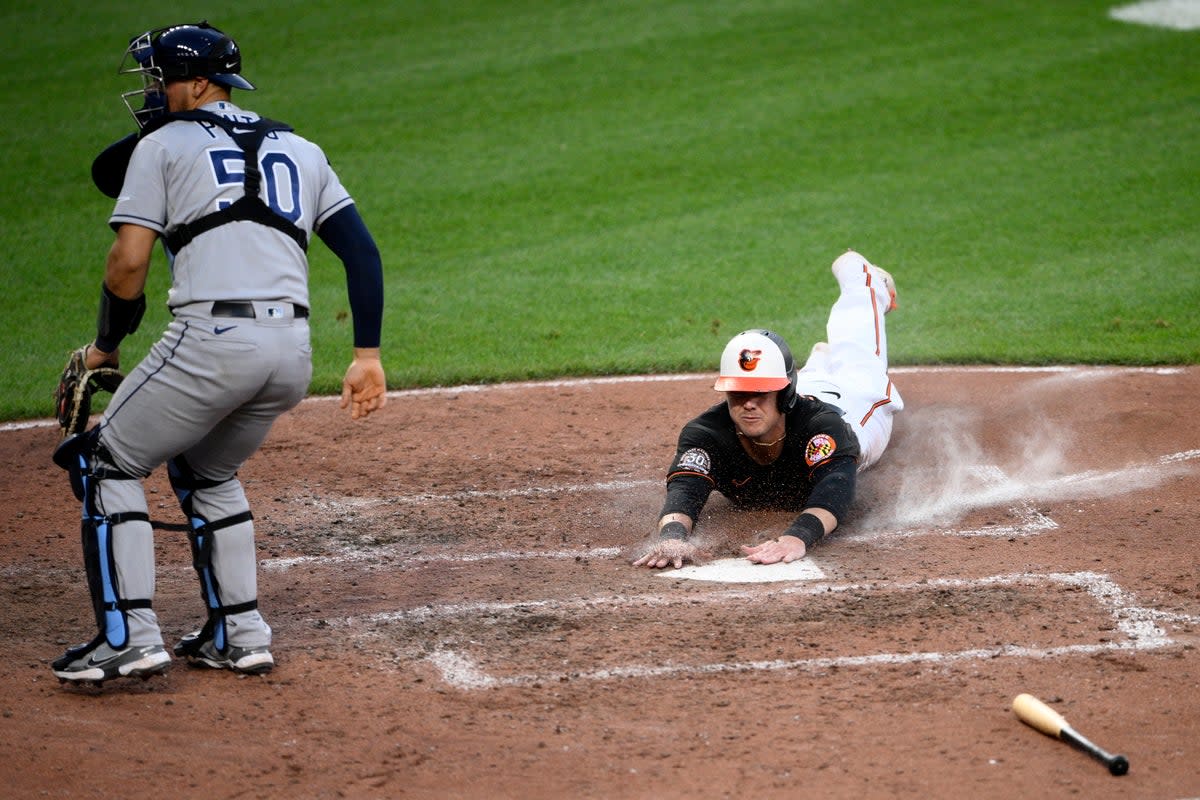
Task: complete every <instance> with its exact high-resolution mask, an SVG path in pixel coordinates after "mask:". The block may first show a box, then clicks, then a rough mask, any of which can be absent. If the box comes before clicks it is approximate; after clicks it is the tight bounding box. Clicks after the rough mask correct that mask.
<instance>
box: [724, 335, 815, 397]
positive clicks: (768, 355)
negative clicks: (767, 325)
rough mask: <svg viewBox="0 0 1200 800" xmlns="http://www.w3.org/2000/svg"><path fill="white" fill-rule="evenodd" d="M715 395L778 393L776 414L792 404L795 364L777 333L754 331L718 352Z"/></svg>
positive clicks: (736, 337)
mask: <svg viewBox="0 0 1200 800" xmlns="http://www.w3.org/2000/svg"><path fill="white" fill-rule="evenodd" d="M713 388H714V389H716V390H717V391H719V392H774V391H778V392H779V396H778V402H779V410H780V411H789V410H790V409H791V408H792V406H794V405H795V404H796V362H795V360H794V359H793V358H792V351H791V349H789V348H788V346H787V342H785V341H784V340H783V337H781V336H780V335H779V334H777V333H773V332H771V331H768V330H762V329H754V330H749V331H742V332H741V333H739V334H738V335H737V336H735V337H733V338H732V339H730V340H729V344H727V345H725V351H724V352H723V353H721V374H720V375H719V376H718V377H717V382H716V384H715V385H714V386H713Z"/></svg>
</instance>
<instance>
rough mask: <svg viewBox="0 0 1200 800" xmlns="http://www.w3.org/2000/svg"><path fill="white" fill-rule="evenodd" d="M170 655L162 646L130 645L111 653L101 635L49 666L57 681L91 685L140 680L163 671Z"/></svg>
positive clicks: (75, 648) (167, 664)
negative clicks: (112, 680) (117, 679)
mask: <svg viewBox="0 0 1200 800" xmlns="http://www.w3.org/2000/svg"><path fill="white" fill-rule="evenodd" d="M170 663H171V656H170V655H169V654H168V653H167V651H166V649H164V648H163V646H162V645H161V644H147V645H131V646H129V647H124V648H121V649H120V650H114V649H113V648H111V647H109V646H108V642H106V641H105V640H104V638H103V636H98V637H96V638H95V639H93V640H92V641H90V642H88V643H87V644H81V645H79V646H78V647H72V648H71V649H70V650H68V651H67V652H65V653H63V654H62V655H61V656H60V657H59V658H57V659H55V661H54V662H53V663H52V664H51V665H50V668H51V669H52V670H53V671H54V674H55V675H57V676H58V679H59V681H61V682H64V683H65V682H66V681H71V682H73V683H94V684H96V685H97V686H99V685H101V684H102V683H104V681H107V680H111V679H113V678H142V679H143V680H145V679H146V678H149V677H150V676H151V675H158V674H160V673H162V672H165V671H166V669H167V667H168V666H169V665H170Z"/></svg>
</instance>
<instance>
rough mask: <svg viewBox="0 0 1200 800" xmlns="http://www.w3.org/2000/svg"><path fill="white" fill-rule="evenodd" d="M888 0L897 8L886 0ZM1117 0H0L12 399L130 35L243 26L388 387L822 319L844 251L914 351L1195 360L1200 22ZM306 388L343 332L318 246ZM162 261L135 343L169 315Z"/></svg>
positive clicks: (92, 271)
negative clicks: (367, 266)
mask: <svg viewBox="0 0 1200 800" xmlns="http://www.w3.org/2000/svg"><path fill="white" fill-rule="evenodd" d="M881 6H882V7H881ZM1106 8H1107V5H1105V4H1103V3H1096V2H1082V1H1077V2H1070V1H1069V0H1058V1H1056V2H1054V3H1044V2H1038V1H1037V0H1021V1H1014V2H990V1H989V2H980V3H971V4H958V5H955V4H948V3H944V2H933V0H924V1H921V2H917V1H915V0H914V1H912V2H904V3H893V4H878V3H871V2H866V0H862V1H861V2H859V1H857V0H843V1H840V2H815V1H811V2H803V1H796V0H793V1H792V2H784V1H783V0H737V2H725V0H708V1H707V2H669V1H667V0H658V1H657V2H653V1H651V0H637V1H636V2H635V1H634V0H625V1H624V2H622V1H620V0H610V1H608V2H603V1H601V0H594V1H593V2H583V1H582V0H576V1H575V2H566V1H565V0H558V1H555V0H541V1H539V2H533V1H532V0H525V2H521V0H495V1H494V2H484V1H483V0H462V1H461V2H455V3H434V2H405V3H385V2H359V3H353V4H351V5H350V6H349V7H348V8H343V7H342V3H340V2H339V3H334V2H310V3H305V4H302V5H300V6H294V5H293V4H276V3H269V2H241V3H237V4H232V3H225V2H217V3H214V4H207V5H204V6H200V5H197V4H192V3H185V4H183V5H182V6H179V7H177V11H175V12H172V15H171V16H170V17H169V18H167V19H164V18H163V14H164V12H163V11H162V10H161V6H151V5H150V4H148V3H123V4H120V5H115V4H113V5H112V6H111V7H108V4H104V3H99V4H97V3H83V2H76V0H66V1H65V2H63V3H60V4H55V5H54V7H53V8H49V7H46V6H45V5H44V4H35V3H32V2H29V3H10V4H8V5H6V6H5V8H4V9H3V10H2V11H0V22H3V23H4V24H5V26H6V29H7V30H9V31H10V32H11V33H12V35H11V36H10V38H9V44H10V46H9V47H8V48H7V49H6V50H5V52H3V53H0V97H2V98H3V105H4V110H5V113H4V114H3V116H2V119H3V121H2V122H0V125H3V126H4V133H5V140H6V142H7V145H8V147H7V152H6V155H7V158H6V159H5V167H4V174H5V185H6V187H7V188H8V191H7V192H5V193H4V195H3V197H2V198H0V215H2V218H3V220H4V227H3V233H0V236H3V243H4V253H5V255H6V258H5V259H4V261H3V263H2V264H0V277H2V278H3V282H4V287H5V291H4V292H3V294H2V295H0V418H5V419H11V418H19V417H28V416H47V415H48V414H49V413H50V402H49V395H50V391H51V389H52V387H53V384H54V380H55V377H56V374H57V371H58V369H59V368H60V365H61V362H62V361H63V359H64V358H65V355H66V353H67V351H69V350H70V349H71V348H72V347H74V346H76V345H78V344H81V343H83V342H85V341H88V340H89V339H90V337H91V336H92V334H93V332H94V318H95V308H96V298H97V295H98V289H99V283H100V280H101V277H102V274H103V262H104V254H105V252H106V251H107V248H108V246H109V243H110V242H111V232H110V231H109V230H108V227H107V225H106V220H107V216H108V214H109V212H110V211H111V201H109V200H108V199H107V198H105V197H103V196H102V195H100V193H99V192H97V191H96V190H95V189H94V187H92V185H91V182H90V178H89V173H88V170H89V165H90V163H91V159H92V158H93V157H94V155H95V154H96V153H97V152H99V150H100V149H101V148H102V147H104V146H105V145H107V144H108V143H109V142H111V141H112V140H114V139H116V138H118V137H120V136H122V135H124V134H125V133H126V132H128V131H129V130H131V124H132V123H131V121H130V120H129V118H128V115H127V114H126V112H125V110H124V107H123V106H122V105H121V104H120V102H119V100H118V94H119V92H121V91H123V90H127V89H129V88H133V87H132V85H131V84H130V83H128V82H126V79H123V78H118V77H117V76H116V74H115V72H116V66H117V64H118V62H119V61H120V54H121V51H122V50H123V47H124V44H125V42H126V41H127V39H128V37H129V36H130V35H132V34H134V33H137V32H139V31H141V30H143V29H145V28H146V27H148V26H151V25H160V24H165V23H167V22H172V21H178V20H184V19H189V18H199V16H202V15H206V16H207V17H208V18H209V19H210V20H211V21H212V22H213V23H214V24H216V25H218V26H219V27H223V28H224V29H226V30H227V31H228V32H231V33H233V34H234V35H235V37H236V38H237V39H238V40H239V43H240V44H241V46H242V49H243V51H244V55H245V73H246V74H247V76H248V77H250V78H251V80H253V81H255V82H256V83H258V85H259V87H260V90H259V91H258V92H255V93H238V94H237V96H236V97H235V100H240V101H242V102H244V103H245V104H246V105H247V106H248V107H251V108H254V109H255V110H257V111H259V112H260V113H263V114H265V115H268V116H271V117H274V118H277V119H283V120H286V121H288V122H290V123H292V124H293V125H295V126H296V128H297V129H298V130H299V131H300V132H301V133H302V134H304V135H306V136H308V137H309V138H311V139H313V140H314V141H316V142H318V143H319V144H321V145H322V147H323V148H324V149H325V151H326V154H327V155H328V156H329V158H330V160H331V161H332V163H333V164H334V166H335V168H336V169H337V170H338V172H339V174H340V176H341V177H342V179H343V182H344V183H345V184H346V185H347V187H348V188H349V189H350V191H351V192H352V194H353V195H354V196H355V198H356V200H357V201H358V204H359V208H360V210H361V212H362V214H363V216H364V218H365V219H366V220H367V222H368V224H369V225H370V227H371V229H372V231H373V233H374V234H375V237H376V239H377V240H378V242H379V244H380V247H381V249H382V251H383V253H384V260H385V269H386V271H387V298H386V313H385V325H386V329H385V333H384V352H385V365H386V367H387V369H388V373H389V378H390V383H391V385H392V386H393V387H408V386H422V385H434V384H453V383H459V382H474V381H498V380H507V379H521V378H532V377H547V376H557V375H583V374H606V373H642V372H658V371H677V370H708V369H712V368H713V367H714V365H715V360H716V358H717V356H718V354H719V353H720V349H721V347H722V346H723V344H724V342H725V340H726V339H727V338H728V336H730V335H732V334H733V333H735V332H737V331H738V330H741V329H743V328H746V327H752V326H770V327H773V328H776V329H777V330H779V331H780V332H781V333H783V334H784V335H785V336H787V337H788V338H789V340H791V341H792V343H793V345H794V346H795V349H796V350H797V351H801V352H802V351H804V350H806V349H807V344H808V342H809V341H811V340H813V339H815V338H818V337H820V336H821V334H822V330H823V325H824V318H825V312H826V306H827V304H828V303H829V302H830V301H831V300H832V299H833V295H834V284H833V281H832V279H831V277H830V276H829V274H828V272H827V268H828V265H829V263H830V261H831V260H832V259H833V258H834V257H835V256H836V255H837V254H838V253H839V252H840V251H841V250H843V249H845V248H846V247H855V248H857V249H859V250H861V251H862V252H863V253H865V254H866V255H867V256H868V257H870V258H872V259H873V260H875V261H877V262H878V263H880V264H882V265H883V266H886V267H887V268H889V269H890V270H891V271H892V272H893V274H894V275H895V276H896V279H897V281H898V283H899V286H900V292H901V298H900V299H901V309H900V312H899V313H898V314H897V315H895V316H893V317H890V318H889V321H890V322H891V329H890V333H891V336H890V339H891V346H892V360H893V362H894V363H897V364H920V363H958V362H992V363H995V362H1003V363H1025V364H1041V363H1121V364H1162V363H1196V362H1197V361H1198V360H1200V313H1198V312H1197V308H1200V270H1198V269H1197V268H1196V266H1195V265H1194V258H1195V256H1194V254H1195V253H1197V252H1200V226H1197V224H1196V219H1197V217H1198V211H1200V207H1198V206H1200V201H1198V199H1197V198H1200V113H1198V112H1200V95H1197V93H1196V91H1195V87H1196V86H1197V85H1200V59H1198V58H1197V57H1196V48H1197V35H1198V34H1196V33H1180V32H1174V31H1166V30H1158V29H1154V28H1149V27H1143V26H1133V25H1126V24H1122V23H1117V22H1114V21H1111V20H1109V19H1108V18H1107V17H1106V14H1105V11H1106ZM312 255H313V257H312V283H313V326H314V339H315V342H314V344H315V347H316V351H315V354H316V365H315V366H316V370H315V377H314V381H313V387H312V388H313V391H314V392H317V393H326V392H331V391H335V390H336V389H337V387H338V386H339V385H340V378H341V374H342V372H343V370H344V369H345V365H346V363H347V360H348V356H349V349H350V344H351V341H350V340H351V337H350V324H349V320H348V319H347V317H346V312H347V311H348V303H347V301H346V298H345V286H344V279H343V277H342V271H341V266H340V264H338V263H337V262H336V259H334V258H333V257H332V256H331V255H330V254H329V253H328V252H327V251H326V250H324V248H323V247H322V246H321V245H319V244H318V245H315V246H314V248H313V251H312ZM166 288H167V276H166V269H165V264H164V262H163V260H162V259H161V257H157V258H156V261H155V264H154V267H153V270H152V276H151V283H150V286H149V289H148V292H149V294H148V297H149V300H150V305H151V311H150V313H149V314H148V315H147V318H146V321H145V322H144V323H143V329H142V330H141V331H139V332H138V333H137V334H136V335H135V336H134V337H132V338H131V339H130V340H128V341H127V344H126V346H125V347H124V348H123V351H124V360H125V363H126V364H127V365H132V364H133V363H135V362H136V360H137V358H139V357H140V356H141V355H142V354H144V353H145V351H146V350H147V349H148V348H149V346H150V344H151V343H152V341H153V339H154V338H155V337H156V336H157V333H158V331H159V330H160V329H161V327H162V326H163V325H164V324H165V320H166V318H167V314H166V311H165V309H164V308H163V307H162V306H163V302H164V300H165V292H166Z"/></svg>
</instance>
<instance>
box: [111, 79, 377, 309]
mask: <svg viewBox="0 0 1200 800" xmlns="http://www.w3.org/2000/svg"><path fill="white" fill-rule="evenodd" d="M204 110H205V111H211V112H213V113H214V114H218V115H220V116H222V117H225V118H226V119H230V120H233V121H234V122H253V121H255V120H257V119H258V115H257V114H255V113H253V112H250V111H245V110H243V109H240V108H238V107H237V106H235V105H234V104H233V103H230V102H228V101H223V102H216V103H210V104H208V105H206V106H204ZM259 163H260V164H261V165H262V174H263V181H262V187H261V190H260V193H259V194H260V196H261V197H262V199H263V201H264V202H265V203H266V204H267V205H268V206H269V207H270V208H271V210H272V211H274V212H275V213H277V214H279V215H280V216H282V217H283V218H285V219H287V220H289V221H291V222H292V223H293V224H295V225H296V226H298V227H299V228H301V229H302V230H303V231H305V232H306V233H308V234H311V233H312V232H313V231H314V230H315V229H316V228H318V227H319V226H320V224H321V223H322V222H323V221H325V220H326V219H328V218H329V217H330V216H331V215H333V214H335V213H337V212H338V211H339V210H341V209H342V208H344V207H345V206H347V205H349V204H351V203H352V202H354V201H353V200H352V199H351V198H350V195H349V194H348V193H347V192H346V190H345V189H344V188H343V187H342V184H341V181H339V180H338V177H337V175H336V174H335V173H334V171H333V169H332V168H331V167H330V166H329V162H328V160H327V159H326V158H325V154H324V153H323V152H322V151H321V148H320V147H318V146H317V145H315V144H313V143H312V142H310V141H308V140H306V139H304V138H303V137H301V136H297V135H296V134H294V133H288V132H276V133H271V134H269V135H268V136H267V138H266V139H265V140H264V141H263V144H262V146H261V147H260V148H259ZM243 170H244V161H243V157H242V151H241V150H240V149H238V147H237V145H236V144H234V143H233V140H232V139H231V138H230V137H229V135H228V134H227V133H226V132H225V131H224V130H223V129H221V128H220V127H217V126H216V125H213V124H211V123H205V122H186V123H183V122H177V123H172V124H169V125H166V126H164V127H162V128H160V129H158V130H156V131H154V132H153V133H150V134H149V135H147V136H146V137H144V138H143V139H142V140H141V141H140V142H139V143H138V145H137V148H136V149H135V150H134V151H133V156H132V158H131V159H130V161H129V167H128V169H127V171H126V174H125V184H124V186H123V187H122V189H121V194H120V196H119V197H118V198H117V203H116V207H115V209H114V210H113V213H112V217H111V218H110V219H109V224H110V225H112V226H113V227H114V228H116V227H118V226H120V225H122V224H124V223H132V224H134V225H141V226H142V227H145V228H150V229H151V230H154V231H157V232H158V233H160V234H163V233H165V232H166V230H167V228H168V227H170V226H174V225H178V224H180V223H184V222H191V221H192V220H195V219H197V218H199V217H202V216H204V215H205V214H208V213H210V212H213V211H216V210H218V209H220V208H222V207H224V206H226V205H228V204H229V203H231V202H233V201H234V200H236V199H238V198H239V197H241V196H242V181H243ZM171 272H172V286H171V289H170V292H169V294H168V299H167V304H168V305H169V306H171V307H172V308H178V307H181V306H185V305H188V304H190V303H195V302H201V301H213V300H231V299H236V300H283V301H287V302H291V303H297V304H299V305H302V306H308V304H309V303H308V260H307V258H306V257H305V254H304V253H303V252H302V251H301V250H300V248H299V247H298V246H297V245H296V243H295V242H294V241H293V240H291V239H290V238H289V237H288V236H287V235H285V234H284V233H282V232H280V231H279V230H276V229H274V228H270V227H267V226H263V225H258V224H255V223H253V222H238V223H234V224H231V225H222V226H220V227H218V228H216V229H214V230H212V231H210V232H208V233H206V234H205V235H203V236H201V237H198V238H197V239H196V240H195V241H193V242H192V243H190V244H189V245H188V246H187V247H185V248H184V249H183V250H182V251H181V252H180V253H179V254H178V257H176V258H175V259H174V260H173V263H172V265H171Z"/></svg>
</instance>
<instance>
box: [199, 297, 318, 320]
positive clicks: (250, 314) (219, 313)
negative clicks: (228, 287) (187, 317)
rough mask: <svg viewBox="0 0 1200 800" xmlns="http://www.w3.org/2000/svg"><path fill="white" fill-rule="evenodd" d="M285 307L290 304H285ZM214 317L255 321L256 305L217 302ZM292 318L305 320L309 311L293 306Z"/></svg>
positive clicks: (214, 305) (238, 301)
mask: <svg viewBox="0 0 1200 800" xmlns="http://www.w3.org/2000/svg"><path fill="white" fill-rule="evenodd" d="M284 305H289V304H287V303H284ZM212 315H213V316H214V317H241V318H243V319H254V318H255V317H256V316H257V315H256V314H255V313H254V303H251V302H249V301H248V300H217V301H216V302H214V303H213V304H212ZM292 316H294V317H295V318H296V319H304V318H305V317H307V316H308V309H307V308H305V307H304V306H301V305H292Z"/></svg>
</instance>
